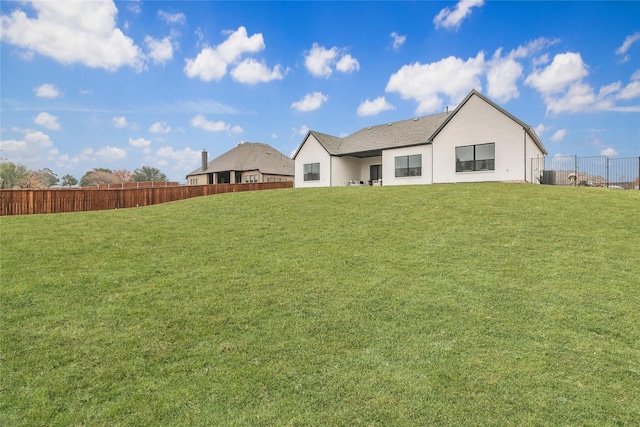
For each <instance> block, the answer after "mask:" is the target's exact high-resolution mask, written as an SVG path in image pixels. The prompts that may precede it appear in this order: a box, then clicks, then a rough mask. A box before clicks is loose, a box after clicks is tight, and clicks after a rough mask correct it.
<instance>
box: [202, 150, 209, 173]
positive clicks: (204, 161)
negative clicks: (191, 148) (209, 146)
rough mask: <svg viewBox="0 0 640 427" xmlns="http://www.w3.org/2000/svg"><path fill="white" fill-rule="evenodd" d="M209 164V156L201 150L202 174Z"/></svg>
mask: <svg viewBox="0 0 640 427" xmlns="http://www.w3.org/2000/svg"><path fill="white" fill-rule="evenodd" d="M208 163H209V154H208V153H207V150H204V149H203V150H202V172H204V171H206V170H207V164H208Z"/></svg>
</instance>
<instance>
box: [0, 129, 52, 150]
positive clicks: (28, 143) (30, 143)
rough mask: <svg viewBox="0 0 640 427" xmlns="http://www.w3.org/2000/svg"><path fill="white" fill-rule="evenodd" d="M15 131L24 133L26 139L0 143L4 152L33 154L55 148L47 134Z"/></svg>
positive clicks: (31, 130) (29, 130)
mask: <svg viewBox="0 0 640 427" xmlns="http://www.w3.org/2000/svg"><path fill="white" fill-rule="evenodd" d="M15 130H16V131H19V132H22V133H24V134H25V135H24V138H23V139H21V140H15V139H12V140H5V141H0V149H1V150H2V151H3V152H8V153H11V152H12V153H25V154H33V153H37V152H39V151H41V150H43V149H51V148H53V142H52V141H51V138H49V135H47V134H45V133H42V132H40V131H37V130H33V129H24V130H22V129H15Z"/></svg>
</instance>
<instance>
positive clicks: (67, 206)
mask: <svg viewBox="0 0 640 427" xmlns="http://www.w3.org/2000/svg"><path fill="white" fill-rule="evenodd" d="M279 188H293V182H255V183H247V184H216V185H189V186H169V187H161V188H117V189H113V188H112V189H102V188H101V189H96V188H47V189H19V190H0V216H5V215H27V214H45V213H62V212H81V211H99V210H108V209H123V208H133V207H137V206H149V205H156V204H159V203H166V202H173V201H176V200H183V199H189V198H191V197H200V196H208V195H213V194H221V193H232V192H239V191H257V190H273V189H279Z"/></svg>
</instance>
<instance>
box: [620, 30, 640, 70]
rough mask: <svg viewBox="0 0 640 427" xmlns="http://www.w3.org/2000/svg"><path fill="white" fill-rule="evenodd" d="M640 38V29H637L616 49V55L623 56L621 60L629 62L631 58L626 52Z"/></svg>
mask: <svg viewBox="0 0 640 427" xmlns="http://www.w3.org/2000/svg"><path fill="white" fill-rule="evenodd" d="M638 40H640V31H636V32H635V33H633V34H629V35H628V36H627V37H626V38H625V39H624V42H623V43H622V45H621V46H620V47H619V48H617V49H616V55H618V56H621V57H622V58H621V59H620V61H621V62H628V61H629V60H630V59H631V58H630V57H629V55H627V54H626V53H627V52H628V51H629V49H630V48H631V46H632V45H633V44H634V43H635V42H637V41H638Z"/></svg>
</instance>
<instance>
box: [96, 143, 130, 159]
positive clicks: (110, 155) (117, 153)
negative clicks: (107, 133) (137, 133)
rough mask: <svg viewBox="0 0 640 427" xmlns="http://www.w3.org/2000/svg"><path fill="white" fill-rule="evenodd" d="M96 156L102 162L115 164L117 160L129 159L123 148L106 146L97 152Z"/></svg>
mask: <svg viewBox="0 0 640 427" xmlns="http://www.w3.org/2000/svg"><path fill="white" fill-rule="evenodd" d="M95 155H96V156H98V158H99V159H100V160H101V161H105V162H113V161H116V160H123V159H126V158H127V152H126V151H125V150H123V149H122V148H118V147H111V146H106V147H105V148H102V149H100V150H98V151H96V152H95Z"/></svg>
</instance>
